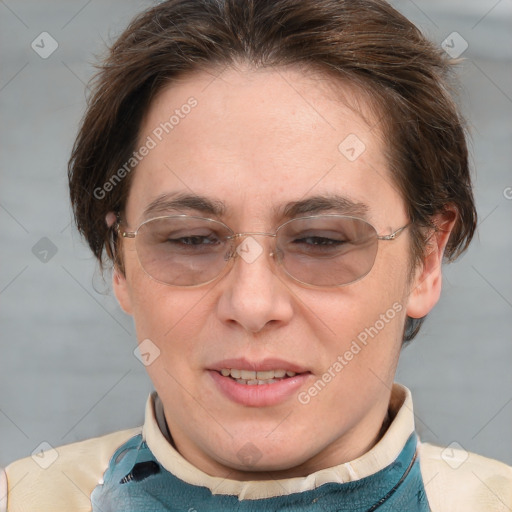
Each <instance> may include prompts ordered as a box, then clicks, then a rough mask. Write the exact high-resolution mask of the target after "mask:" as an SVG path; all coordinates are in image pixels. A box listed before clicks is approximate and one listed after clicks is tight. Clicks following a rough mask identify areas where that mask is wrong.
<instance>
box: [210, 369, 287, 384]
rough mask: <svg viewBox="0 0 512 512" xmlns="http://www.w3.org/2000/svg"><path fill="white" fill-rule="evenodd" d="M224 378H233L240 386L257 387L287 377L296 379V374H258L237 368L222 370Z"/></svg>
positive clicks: (281, 371) (268, 372)
mask: <svg viewBox="0 0 512 512" xmlns="http://www.w3.org/2000/svg"><path fill="white" fill-rule="evenodd" d="M220 373H221V375H222V376H223V377H232V378H233V379H235V380H236V381H237V382H238V383H239V384H247V385H249V386H256V385H261V384H272V383H273V382H277V381H278V380H281V379H283V378H285V376H287V377H294V376H295V375H297V374H296V373H295V372H290V371H286V370H266V371H261V372H256V371H254V370H237V369H236V368H222V369H221V371H220Z"/></svg>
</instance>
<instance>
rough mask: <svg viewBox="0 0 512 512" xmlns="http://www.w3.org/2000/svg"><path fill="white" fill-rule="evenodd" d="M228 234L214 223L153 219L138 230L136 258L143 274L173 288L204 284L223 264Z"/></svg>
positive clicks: (224, 263)
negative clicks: (143, 271) (173, 286)
mask: <svg viewBox="0 0 512 512" xmlns="http://www.w3.org/2000/svg"><path fill="white" fill-rule="evenodd" d="M230 234H231V231H230V230H229V229H228V228H227V227H226V226H224V225H223V224H221V223H219V222H216V221H214V220H208V219H199V218H195V217H162V218H156V219H152V220H150V221H148V222H145V223H144V224H142V225H141V226H140V227H139V229H138V231H137V236H136V247H137V255H138V257H139V261H140V264H141V266H142V268H143V269H144V270H145V272H146V273H147V274H149V275H150V276H151V277H152V278H154V279H156V280H157V281H160V282H162V283H165V284H170V285H176V286H194V285H198V284H204V283H207V282H208V281H211V280H212V279H215V277H217V276H218V275H219V274H220V273H221V272H222V270H223V268H224V266H225V265H226V259H225V255H226V253H227V252H228V250H229V245H230V244H229V243H228V241H227V240H226V237H227V236H229V235H230Z"/></svg>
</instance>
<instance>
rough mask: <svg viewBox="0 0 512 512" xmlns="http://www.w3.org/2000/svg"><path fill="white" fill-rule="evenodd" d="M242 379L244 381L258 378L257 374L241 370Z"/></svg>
mask: <svg viewBox="0 0 512 512" xmlns="http://www.w3.org/2000/svg"><path fill="white" fill-rule="evenodd" d="M231 372H233V370H231ZM240 374H241V375H240V377H241V378H242V379H244V380H251V379H255V378H256V372H252V371H251V370H240Z"/></svg>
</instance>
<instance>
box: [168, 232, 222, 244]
mask: <svg viewBox="0 0 512 512" xmlns="http://www.w3.org/2000/svg"><path fill="white" fill-rule="evenodd" d="M165 242H169V243H171V244H177V245H180V244H182V245H189V246H197V245H213V244H217V243H219V239H218V238H217V237H216V236H214V235H208V236H204V235H185V236H181V237H176V236H175V235H173V234H171V235H168V236H167V237H166V240H165Z"/></svg>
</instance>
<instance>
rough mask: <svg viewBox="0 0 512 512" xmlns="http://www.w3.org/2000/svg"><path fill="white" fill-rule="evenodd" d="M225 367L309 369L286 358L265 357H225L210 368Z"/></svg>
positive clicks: (291, 370) (302, 370) (299, 371)
mask: <svg viewBox="0 0 512 512" xmlns="http://www.w3.org/2000/svg"><path fill="white" fill-rule="evenodd" d="M223 368H229V369H231V368H235V369H237V370H253V371H256V372H264V371H267V370H286V371H287V372H295V373H306V372H308V371H309V370H308V369H307V368H304V367H302V366H300V365H298V364H295V363H291V362H289V361H285V360H284V359H276V358H272V359H264V360H262V361H249V360H248V359H245V358H237V359H224V360H222V361H219V362H217V363H214V364H212V365H211V366H210V367H209V368H208V369H209V370H215V371H217V372H220V371H221V370H222V369H223Z"/></svg>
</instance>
